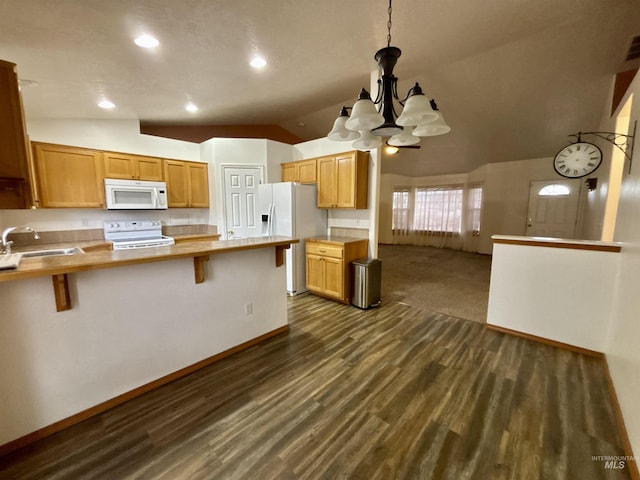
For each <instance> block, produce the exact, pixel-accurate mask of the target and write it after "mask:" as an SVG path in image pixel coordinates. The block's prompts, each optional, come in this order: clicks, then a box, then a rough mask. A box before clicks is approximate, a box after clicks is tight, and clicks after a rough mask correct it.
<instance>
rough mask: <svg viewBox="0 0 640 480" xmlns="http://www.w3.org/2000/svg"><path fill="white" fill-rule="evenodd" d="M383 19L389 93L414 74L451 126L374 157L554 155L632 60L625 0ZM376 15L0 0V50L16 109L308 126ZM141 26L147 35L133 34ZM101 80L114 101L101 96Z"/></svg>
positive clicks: (421, 165) (363, 76) (460, 5)
mask: <svg viewBox="0 0 640 480" xmlns="http://www.w3.org/2000/svg"><path fill="white" fill-rule="evenodd" d="M392 19H393V27H392V30H391V34H392V42H391V43H392V45H395V46H397V47H400V48H401V49H402V57H401V58H400V59H399V61H398V65H397V67H396V70H395V73H396V75H397V76H398V77H399V91H400V93H401V94H404V93H405V92H406V90H408V88H409V87H410V86H412V84H413V83H414V82H416V81H418V82H420V84H421V85H422V87H423V89H424V90H425V92H426V93H427V95H428V96H430V97H435V99H436V100H437V102H438V105H439V107H440V109H441V111H442V112H443V114H444V116H445V119H446V120H447V122H448V123H449V124H450V125H451V127H452V128H453V130H452V132H451V133H449V134H447V135H444V136H441V137H431V138H426V139H423V140H422V142H421V143H422V148H421V149H420V150H402V151H401V152H400V154H399V155H396V156H394V157H392V158H385V160H384V161H383V171H384V172H390V173H405V174H408V175H433V174H442V173H460V172H467V171H470V170H472V169H473V168H476V167H478V166H480V165H483V164H485V163H487V162H496V161H508V160H518V159H526V158H536V157H543V156H552V155H553V154H554V153H555V152H556V151H557V150H559V149H560V148H561V147H563V146H564V145H566V144H567V142H568V138H567V135H568V134H570V133H575V132H577V131H579V130H582V131H586V130H593V129H597V127H598V124H599V122H600V119H601V118H602V116H603V115H604V114H608V112H607V110H608V108H609V105H608V104H607V102H608V101H609V100H608V99H609V97H610V93H611V89H612V85H613V78H614V75H615V73H616V72H619V71H624V70H627V69H629V68H631V67H635V66H637V63H636V64H631V63H629V62H627V63H626V64H625V63H624V62H623V61H624V58H625V55H626V52H627V50H628V48H629V45H630V42H631V38H632V37H633V36H635V35H638V34H640V2H638V1H637V0H561V1H559V0H483V1H482V2H478V1H471V0H467V1H464V0H463V1H457V2H454V1H448V2H444V1H437V0H396V1H395V2H394V4H393V17H392ZM386 22H387V2H386V0H375V1H373V0H348V1H345V0H325V1H323V2H320V1H313V2H312V1H304V0H268V1H267V0H215V1H213V0H136V1H131V0H108V1H105V0H99V1H98V0H3V1H2V2H0V59H3V60H8V61H12V62H14V63H17V64H18V71H19V74H20V77H21V78H26V79H31V80H35V81H37V82H38V83H39V86H37V87H29V88H25V89H24V91H23V96H24V103H25V110H26V114H27V117H28V118H109V119H112V118H129V119H131V118H136V119H140V120H141V121H143V122H147V123H154V124H179V123H188V124H201V125H203V124H217V125H232V124H245V125H246V124H279V125H282V126H283V127H285V128H287V129H288V130H290V131H291V132H293V133H295V134H296V135H298V136H300V137H301V138H304V139H313V138H318V137H321V136H324V135H326V133H327V132H328V131H329V129H330V128H331V125H332V123H333V120H334V119H335V117H336V115H337V113H338V111H339V108H340V106H341V105H342V104H348V105H350V104H352V103H353V102H354V101H355V97H356V96H357V93H358V91H359V90H360V88H361V87H363V86H364V87H368V85H369V76H370V72H371V71H374V70H375V69H376V68H377V67H376V64H375V61H374V60H373V55H374V53H375V51H376V50H378V49H379V48H381V47H384V46H386V34H387V31H386ZM141 33H152V34H154V35H155V36H157V37H158V39H159V40H160V42H161V44H160V46H159V47H158V48H157V49H155V50H153V51H150V50H144V49H140V48H138V47H136V46H135V45H134V44H133V38H134V37H136V36H137V35H139V34H141ZM254 53H260V54H262V55H264V56H265V57H266V58H267V60H268V62H269V64H268V66H267V67H266V68H265V69H263V70H261V71H257V70H254V69H252V68H251V67H250V66H249V65H248V60H249V57H250V56H251V55H252V54H254ZM103 96H106V97H108V98H109V99H111V100H112V101H113V102H114V103H116V104H117V108H116V109H114V110H111V111H104V110H101V109H99V108H98V107H97V106H96V103H97V102H98V101H99V100H100V99H101V98H102V97H103ZM188 101H192V102H194V103H196V104H197V105H198V106H199V107H200V110H199V111H198V112H197V113H196V114H190V113H188V112H186V111H185V110H184V105H185V103H187V102H188ZM300 123H304V126H300Z"/></svg>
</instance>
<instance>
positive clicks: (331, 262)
mask: <svg viewBox="0 0 640 480" xmlns="http://www.w3.org/2000/svg"><path fill="white" fill-rule="evenodd" d="M322 262H323V265H324V292H325V293H326V294H327V295H331V296H334V297H337V298H340V299H342V298H343V297H344V282H343V279H344V271H343V268H342V266H343V265H344V263H343V262H342V260H338V259H335V258H330V257H322Z"/></svg>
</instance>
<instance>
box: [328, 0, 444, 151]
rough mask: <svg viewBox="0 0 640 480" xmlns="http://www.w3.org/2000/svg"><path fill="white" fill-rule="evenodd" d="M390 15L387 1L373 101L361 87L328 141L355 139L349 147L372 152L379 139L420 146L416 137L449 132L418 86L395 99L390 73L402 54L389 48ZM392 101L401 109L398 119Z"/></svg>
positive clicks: (393, 78)
mask: <svg viewBox="0 0 640 480" xmlns="http://www.w3.org/2000/svg"><path fill="white" fill-rule="evenodd" d="M391 12H392V9H391V0H389V9H388V13H389V21H388V22H387V31H388V33H387V46H386V47H384V48H381V49H380V50H378V51H377V52H376V54H375V56H374V58H375V60H376V62H377V63H378V67H379V68H380V70H381V72H382V75H381V77H380V78H379V79H378V93H377V95H376V99H375V100H371V95H369V92H367V90H366V89H364V88H363V89H362V90H361V91H360V95H358V100H357V101H356V103H355V104H354V105H353V107H352V108H351V116H349V112H348V107H342V110H341V111H340V115H339V116H338V118H337V119H336V121H335V122H334V124H333V128H332V129H331V131H330V132H329V134H328V135H327V138H329V140H334V141H351V140H355V141H354V142H353V148H356V149H358V150H372V149H374V148H379V147H380V146H381V145H382V139H381V137H391V138H390V139H389V140H388V142H387V143H388V144H389V145H393V146H397V147H403V146H410V145H416V144H418V143H420V138H419V137H430V136H434V135H442V134H444V133H447V132H449V131H451V127H449V125H447V124H446V123H445V122H444V119H443V118H442V113H440V111H438V108H437V107H436V104H435V102H434V101H433V100H429V99H428V98H427V96H426V95H425V94H424V93H423V91H422V88H421V87H420V85H419V84H418V83H416V84H415V85H414V86H413V87H412V88H411V89H410V90H409V92H408V93H407V96H406V97H405V98H403V99H400V98H399V97H398V77H396V76H395V75H394V74H393V68H394V67H395V65H396V63H397V61H398V58H399V57H400V55H401V54H402V51H401V50H400V49H399V48H397V47H392V46H391ZM394 101H395V102H397V103H398V104H399V105H400V106H402V107H403V110H402V111H401V113H400V116H398V114H397V111H396V107H395V105H394ZM376 106H377V108H376ZM376 139H377V140H376ZM413 148H420V147H413Z"/></svg>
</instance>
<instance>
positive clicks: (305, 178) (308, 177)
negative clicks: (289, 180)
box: [296, 158, 317, 183]
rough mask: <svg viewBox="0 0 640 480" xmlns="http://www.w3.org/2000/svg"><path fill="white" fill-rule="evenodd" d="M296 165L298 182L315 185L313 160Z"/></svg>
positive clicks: (314, 160)
mask: <svg viewBox="0 0 640 480" xmlns="http://www.w3.org/2000/svg"><path fill="white" fill-rule="evenodd" d="M296 163H297V164H298V182H300V183H316V181H317V176H316V175H317V173H316V170H317V162H316V159H315V158H312V159H309V160H302V161H300V162H296Z"/></svg>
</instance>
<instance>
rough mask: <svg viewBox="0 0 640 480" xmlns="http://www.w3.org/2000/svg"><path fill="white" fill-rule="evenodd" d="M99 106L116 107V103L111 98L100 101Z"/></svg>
mask: <svg viewBox="0 0 640 480" xmlns="http://www.w3.org/2000/svg"><path fill="white" fill-rule="evenodd" d="M98 106H99V107H100V108H104V109H105V110H110V109H112V108H116V104H115V103H113V102H110V101H109V100H102V101H101V102H100V103H98Z"/></svg>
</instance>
